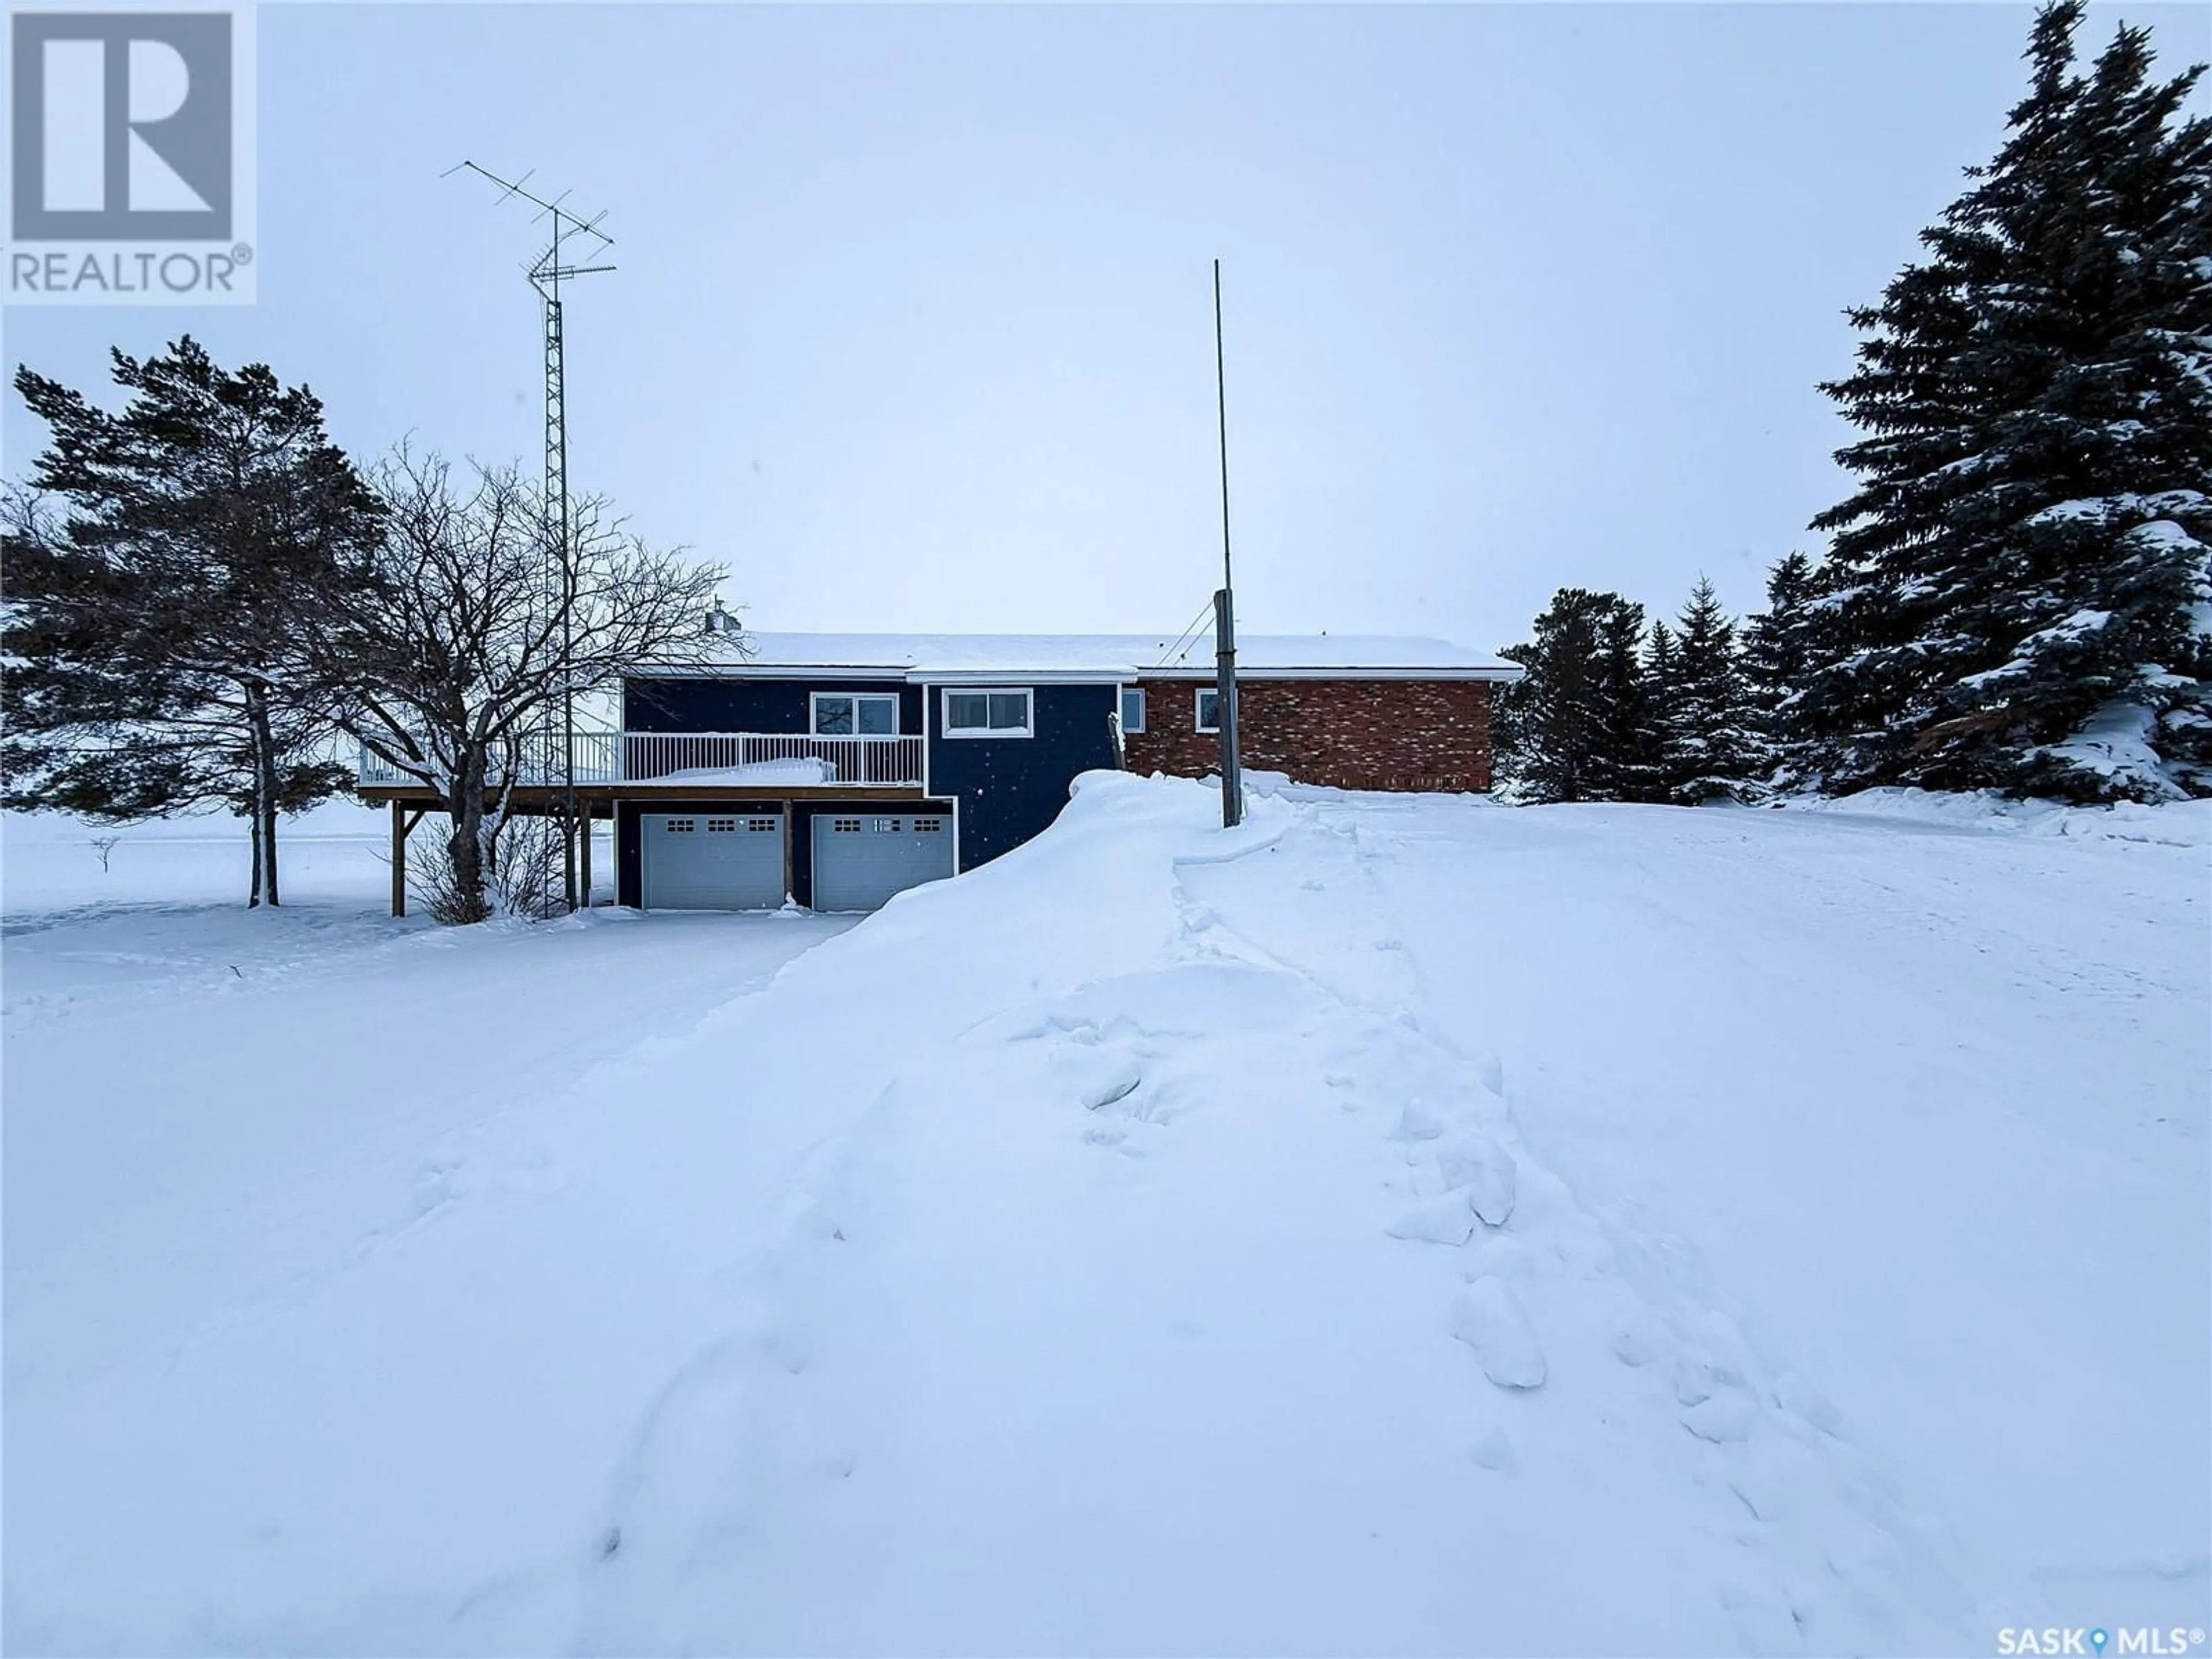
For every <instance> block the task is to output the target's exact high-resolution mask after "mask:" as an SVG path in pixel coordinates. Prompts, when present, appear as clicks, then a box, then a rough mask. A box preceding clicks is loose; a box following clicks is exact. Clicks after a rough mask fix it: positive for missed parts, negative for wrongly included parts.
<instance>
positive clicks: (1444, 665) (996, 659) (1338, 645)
mask: <svg viewBox="0 0 2212 1659" xmlns="http://www.w3.org/2000/svg"><path fill="white" fill-rule="evenodd" d="M708 646H709V651H710V653H711V654H710V655H709V656H708V658H707V659H706V660H705V661H704V662H702V663H700V664H697V665H694V666H692V668H691V669H690V671H692V672H705V673H712V674H718V675H719V674H746V675H766V674H787V673H791V672H793V671H843V672H848V673H852V674H854V675H858V676H863V677H870V678H898V679H906V680H930V681H938V680H948V679H977V678H1022V679H1026V680H1035V679H1057V680H1133V679H1139V678H1151V677H1152V676H1155V675H1158V676H1163V677H1167V678H1176V677H1184V678H1198V677H1206V676H1211V675H1212V672H1213V636H1212V634H1211V633H1210V632H1209V633H1205V634H1199V635H1190V636H1188V637H1186V638H1183V639H1182V640H1180V641H1179V640H1177V639H1176V638H1175V637H1173V636H1172V635H1150V634H766V633H747V634H745V635H742V636H730V637H727V638H718V639H715V640H713V641H709V642H708ZM1237 671H1238V672H1239V673H1240V674H1244V675H1250V676H1255V677H1259V678H1324V677H1341V678H1374V679H1484V680H1489V679H1517V678H1520V674H1521V670H1520V667H1519V665H1516V664H1514V663H1510V662H1508V661H1506V660H1505V659H1504V658H1502V657H1497V656H1492V655H1491V654H1490V653H1487V652H1483V651H1471V650H1469V649H1468V648H1467V647H1465V646H1462V645H1454V644H1452V643H1451V642H1450V641H1447V640H1431V639H1416V638H1411V637H1407V636H1403V635H1377V634H1244V635H1239V636H1238V638H1237Z"/></svg>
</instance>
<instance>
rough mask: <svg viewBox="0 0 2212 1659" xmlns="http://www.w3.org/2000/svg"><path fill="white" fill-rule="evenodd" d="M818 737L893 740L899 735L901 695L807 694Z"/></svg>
mask: <svg viewBox="0 0 2212 1659" xmlns="http://www.w3.org/2000/svg"><path fill="white" fill-rule="evenodd" d="M807 703H808V707H809V708H811V711H812V715H813V718H812V719H811V720H810V721H809V722H808V723H809V724H810V725H811V726H812V727H813V731H814V735H815V736H816V737H817V738H893V737H896V736H897V735H898V726H899V718H898V694H897V693H896V692H895V691H894V692H875V691H814V692H810V693H808V695H807Z"/></svg>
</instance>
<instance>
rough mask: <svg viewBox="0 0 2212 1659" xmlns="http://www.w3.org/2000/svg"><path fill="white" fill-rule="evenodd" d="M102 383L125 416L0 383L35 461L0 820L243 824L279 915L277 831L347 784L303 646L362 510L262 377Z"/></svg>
mask: <svg viewBox="0 0 2212 1659" xmlns="http://www.w3.org/2000/svg"><path fill="white" fill-rule="evenodd" d="M114 379H115V382H116V384H117V385H118V386H120V387H122V388H123V389H124V390H125V392H128V393H130V394H131V395H130V397H129V399H128V401H127V404H126V405H125V408H124V410H123V411H122V412H121V413H120V414H115V413H112V412H110V411H109V410H105V409H102V408H100V407H99V406H98V405H96V404H93V403H92V402H91V401H90V400H89V399H88V398H85V397H84V396H83V395H82V393H79V392H74V391H72V390H70V388H68V387H66V386H62V385H60V384H58V382H56V381H53V380H47V379H46V378H45V377H43V376H41V375H38V374H33V373H32V372H30V371H29V370H28V369H25V370H23V371H22V372H21V374H18V375H17V377H16V381H15V384H16V388H17V390H18V391H19V392H21V394H22V396H23V398H24V400H25V401H26V402H27V403H28V404H29V405H30V407H31V409H32V411H33V413H34V414H36V415H38V416H40V417H41V418H42V419H44V420H45V421H46V423H47V425H48V427H49V428H50V429H51V432H52V444H51V445H50V447H48V448H47V450H46V453H44V454H43V455H41V456H40V458H39V460H38V462H37V464H36V465H35V466H34V468H33V473H32V477H31V483H32V486H33V489H32V491H30V492H23V493H18V494H16V495H13V496H11V497H10V498H9V501H7V502H6V503H5V507H6V511H5V520H6V537H5V544H4V549H0V552H4V556H5V561H6V582H7V586H6V593H5V598H6V600H7V620H6V624H5V629H4V632H0V650H4V653H5V657H4V662H0V687H4V690H5V692H6V695H7V703H8V715H9V722H8V733H7V738H6V740H5V744H4V750H0V759H4V764H5V776H4V783H5V798H6V801H7V804H8V805H11V806H27V807H51V808H58V809H60V810H63V811H71V812H76V813H79V814H81V815H83V816H85V817H94V818H99V819H104V820H106V821H109V822H128V821H131V820H135V819H140V818H147V817H167V816H169V815H171V814H174V813H178V812H185V811H191V810H193V809H195V808H197V807H202V806H206V805H217V804H220V805H228V806H230V807H231V808H232V809H233V810H234V811H236V812H238V813H239V814H240V815H241V816H244V817H247V818H248V819H249V820H250V821H251V823H252V839H253V848H254V860H253V869H252V892H251V895H250V896H249V901H248V902H250V903H268V904H275V903H276V902H278V899H279V896H280V894H279V888H278V883H277V873H276V872H277V866H276V820H277V816H278V814H279V813H281V812H284V811H296V810H298V809H300V808H302V807H305V806H307V805H313V803H314V802H316V801H318V800H321V799H325V798H327V797H328V796H330V795H331V794H332V793H336V792H337V790H338V789H339V788H340V787H343V785H344V784H345V783H346V782H347V781H348V778H349V773H348V769H345V768H343V767H342V766H340V765H338V764H337V763H336V762H335V761H334V759H333V757H332V755H331V749H330V739H331V737H332V735H333V733H334V732H335V726H334V725H333V716H334V714H335V713H336V709H337V701H338V695H339V694H338V690H337V688H336V687H335V686H333V685H332V684H331V682H330V680H329V678H328V677H327V675H326V674H325V672H324V671H322V670H321V669H319V667H318V666H317V665H316V664H315V662H314V660H313V657H314V653H313V651H312V650H311V649H310V642H311V641H313V639H314V637H315V636H316V635H317V633H318V631H319V629H320V628H321V627H322V625H323V623H324V620H325V617H326V616H327V615H328V612H329V607H330V606H331V605H332V604H333V603H335V602H336V601H337V600H338V599H340V598H342V597H343V593H344V592H346V590H347V586H348V584H349V583H350V582H352V581H354V580H357V577H358V573H359V572H360V571H361V569H362V561H363V559H364V557H365V556H366V553H367V552H368V550H369V549H370V548H371V547H372V546H373V545H374V542H375V540H376V538H377V536H378V533H379V527H378V526H379V508H378V506H377V503H376V501H375V499H374V496H373V495H370V494H369V492H368V489H367V486H366V485H365V484H364V483H362V480H361V479H360V477H358V475H356V472H355V471H354V469H353V467H352V465H350V463H349V462H348V461H347V460H346V459H345V457H344V456H343V454H342V453H340V452H339V451H338V450H337V448H336V447H333V446H332V445H331V442H330V441H329V439H328V437H327V436H326V435H325V431H324V428H323V414H322V405H321V404H319V402H318V401H317V400H316V398H315V397H314V395H313V393H312V392H308V391H307V389H306V388H305V387H293V388H288V387H285V386H282V385H280V384H279V383H278V381H277V380H276V376H275V375H274V374H271V373H270V371H269V370H268V369H267V368H263V367H260V366H258V365H256V366H254V367H252V368H246V369H244V370H241V371H240V372H239V373H237V374H232V373H229V372H228V371H226V370H224V369H222V368H219V367H217V366H216V364H215V363H214V362H212V361H211V360H210V358H209V356H208V355H207V353H206V351H205V350H204V349H203V348H201V347H200V346H199V345H198V344H197V343H195V342H194V341H192V340H191V339H189V338H186V339H184V340H180V341H179V342H178V343H177V344H176V345H174V346H173V347H172V348H171V349H170V350H169V351H168V352H167V354H166V355H164V356H158V357H150V358H148V359H145V360H143V361H139V360H137V359H133V358H131V357H128V356H125V355H124V354H123V353H121V352H119V351H118V352H117V353H115V354H114ZM40 492H43V493H40ZM52 501H58V502H59V503H61V505H62V508H63V509H64V510H63V511H61V512H59V513H57V512H56V511H54V510H53V508H52V505H51V502H52Z"/></svg>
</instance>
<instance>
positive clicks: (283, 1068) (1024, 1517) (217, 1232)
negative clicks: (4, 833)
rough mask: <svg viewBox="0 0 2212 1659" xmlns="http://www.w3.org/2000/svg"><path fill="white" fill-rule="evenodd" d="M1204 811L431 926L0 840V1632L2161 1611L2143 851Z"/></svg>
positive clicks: (1476, 1640) (1460, 811)
mask: <svg viewBox="0 0 2212 1659" xmlns="http://www.w3.org/2000/svg"><path fill="white" fill-rule="evenodd" d="M1216 804H1217V803H1216V798H1215V797H1214V796H1213V795H1212V793H1210V792H1208V791H1207V790H1206V789H1205V788H1204V787H1201V786H1199V785H1195V784H1188V783H1180V782H1172V781H1139V780H1135V779H1129V778H1122V777H1119V776H1110V775H1106V776H1093V777H1091V778H1088V779H1086V780H1085V782H1084V786H1083V787H1082V790H1081V792H1080V793H1079V796H1078V798H1077V799H1076V801H1075V802H1074V803H1073V805H1072V806H1071V807H1070V809H1069V810H1068V811H1067V812H1066V814H1065V815H1064V817H1063V818H1062V821H1061V823H1060V825H1059V826H1057V827H1056V828H1055V829H1054V830H1053V831H1051V832H1050V833H1048V835H1047V836H1044V837H1042V838H1041V839H1040V840H1038V841H1037V842H1033V843H1031V844H1030V846H1028V847H1026V848H1022V849H1021V850H1019V851H1018V852H1017V853H1015V854H1012V855H1011V856H1010V857H1008V858H1006V859H1004V860H1000V861H999V862H997V863H995V864H994V865H992V866H988V867H987V868H986V869H984V870H982V871H980V872H975V874H973V875H971V876H969V877H965V878H961V879H960V880H958V881H955V882H951V883H945V884H938V885H936V886H933V887H931V888H927V889H924V890H919V891H916V892H915V893H912V894H909V895H907V896H903V897H902V898H901V899H899V900H898V901H896V902H894V903H893V904H892V905H891V906H890V907H889V908H887V909H886V910H884V912H882V913H881V914H879V915H876V916H874V917H872V918H870V919H868V920H866V921H863V922H861V923H860V925H859V926H857V927H854V926H852V925H851V923H850V921H849V920H848V919H842V918H841V919H836V920H830V919H821V920H817V919H811V918H794V917H773V918H771V917H715V916H652V917H642V918H641V917H635V916H629V915H624V914H623V913H617V912H601V913H599V914H596V915H592V917H590V918H588V919H586V920H580V921H568V922H563V923H559V924H555V925H550V926H546V927H534V928H533V927H486V928H480V929H472V930H469V931H467V932H466V933H446V932H440V931H438V930H435V929H429V928H426V927H422V926H421V925H420V924H417V923H413V922H401V923H395V922H392V921H390V920H388V919H386V918H385V917H383V916H382V915H380V903H379V900H380V896H381V895H382V892H383V884H384V880H385V872H384V870H383V867H382V866H381V865H380V863H379V862H378V861H377V859H376V857H375V851H376V843H375V842H374V840H373V839H369V838H367V837H368V836H374V827H373V826H365V834H364V838H362V839H357V840H354V841H351V842H349V841H347V840H345V839H344V836H343V834H341V833H336V832H334V833H333V836H332V837H331V839H330V840H329V841H328V842H326V843H323V842H317V843H309V842H307V841H306V840H305V839H304V838H301V839H295V841H294V842H293V843H292V844H291V845H292V848H293V849H294V850H295V853H296V858H295V859H294V860H292V861H290V862H289V863H288V867H287V872H286V873H287V878H288V881H289V883H290V886H289V896H290V897H291V898H293V899H294V900H295V908H291V909H288V911H287V912H286V913H285V914H283V915H281V916H276V915H252V916H248V915H245V914H243V913H242V912H240V911H238V910H236V909H235V908H228V907H226V908H215V906H216V902H217V901H221V900H224V899H228V898H231V897H233V896H234V890H235V888H236V887H238V886H239V885H241V884H242V880H241V879H240V868H241V866H240V863H239V855H238V854H237V851H236V849H235V848H234V847H233V846H229V845H228V844H226V845H225V846H223V847H222V848H221V849H220V850H218V849H217V848H215V847H214V846H213V845H211V844H208V843H202V848H203V850H202V852H201V853H200V854H198V855H197V861H196V860H195V857H194V855H192V854H188V853H186V852H185V851H182V850H178V849H177V848H173V849H172V850H171V851H170V852H169V853H167V854H152V853H149V854H148V857H149V859H159V858H166V859H168V860H171V862H172V867H171V868H170V869H169V870H168V872H167V873H165V874H163V875H161V876H160V877H159V878H155V876H153V875H152V874H150V873H149V875H148V876H147V878H146V884H144V885H143V886H137V885H125V886H120V887H118V886H116V885H113V884H114V883H115V882H116V880H117V878H118V877H120V876H121V875H122V874H123V872H124V870H125V859H126V856H127V855H128V854H131V853H132V852H134V851H138V850H142V849H141V848H138V847H137V845H136V844H131V845H126V846H125V847H124V848H120V849H118V851H117V853H116V854H115V855H114V857H113V859H112V867H111V869H110V870H109V871H108V872H106V873H105V875H103V874H102V872H100V870H99V867H98V863H97V860H96V859H95V858H94V857H93V856H92V855H91V854H90V853H89V852H88V850H87V849H85V848H83V847H82V845H73V844H71V843H70V842H69V841H68V840H67V839H66V838H65V837H64V838H61V839H57V838H56V837H54V836H51V835H50V836H46V838H45V840H44V841H43V842H36V843H34V842H33V841H31V840H30V839H28V838H27V837H25V836H19V835H18V833H17V831H18V829H19V828H20V826H17V825H12V824H11V825H10V826H9V841H8V843H7V848H6V851H7V855H8V862H7V866H6V870H5V872H4V878H5V882H6V892H7V907H8V917H7V922H8V927H9V930H10V931H9V936H8V939H7V943H6V951H5V956H4V963H0V966H4V970H5V1001H4V1016H0V1018H4V1025H5V1043H6V1046H5V1051H4V1068H5V1074H4V1084H5V1091H6V1102H5V1125H4V1127H5V1134H6V1140H5V1146H4V1152H5V1199H6V1213H5V1227H6V1236H5V1243H6V1298H7V1300H6V1322H5V1338H6V1355H5V1361H6V1374H5V1378H6V1398H5V1407H6V1414H5V1429H6V1435H7V1440H6V1447H5V1449H6V1455H7V1462H6V1483H5V1514H4V1521H5V1544H6V1560H5V1575H6V1577H5V1588H6V1626H5V1632H4V1634H5V1638H6V1642H7V1645H8V1647H9V1649H10V1650H14V1651H25V1652H30V1651H76V1650H105V1651H113V1652H133V1653H150V1652H161V1651H178V1650H193V1651H204V1652H226V1653H228V1652H240V1651H282V1652H287V1653H323V1652H333V1653H334V1652H348V1653H357V1652H363V1651H375V1652H385V1653H401V1652H439V1653H468V1652H493V1651H497V1652H515V1653H523V1652H527V1653H558V1652H586V1651H589V1652H597V1651H608V1650H613V1651H623V1652H640V1653H646V1652H673V1651H697V1652H739V1651H750V1652H884V1653H889V1652H897V1653H921V1652H951V1651H959V1652H972V1653H1013V1652H1024V1653H1075V1652H1082V1653H1105V1652H1123V1653H1164V1652H1178V1653H1188V1652H1218V1653H1244V1652H1251V1653H1261V1652H1265V1653H1285V1652H1297V1653H1338V1652H1344V1653H1349V1652H1362V1653H1373V1652H1391V1653H1403V1654H1413V1653H1444V1652H1481V1653H1504V1652H1530V1653H1621V1654H1642V1653H1673V1654H1707V1653H1723V1652H1735V1651H1759V1652H1799V1651H1803V1652H1812V1653H1832V1652H1845V1651H1873V1652H1896V1653H1954V1652H1956V1653H1975V1652H1989V1651H1992V1650H1995V1649H1996V1645H1997V1638H1998V1632H2000V1631H2001V1630H2002V1629H2004V1628H2006V1627H2008V1626H2021V1625H2033V1626H2050V1625H2057V1626H2074V1625H2081V1626H2087V1625H2099V1626H2106V1627H2124V1626H2162V1627H2164V1626H2174V1625H2177V1624H2178V1625H2180V1626H2192V1625H2193V1626H2197V1627H2199V1628H2201V1627H2203V1626H2204V1625H2206V1624H2207V1623H2208V1622H2212V1619H2208V1615H2212V1607H2208V1605H2207V1603H2208V1600H2212V1565H2208V1559H2207V1537H2208V1534H2212V1497H2208V1479H2209V1477H2208V1474H2207V1470H2208V1468H2212V1435H2208V1426H2207V1419H2208V1412H2207V1401H2208V1399H2212V1311H2208V1310H2212V1275H2209V1274H2208V1236H2212V1198H2208V1193H2212V1165H2208V1157H2207V1148H2208V1139H2207V1133H2208V1125H2207V1110H2208V1102H2207V1094H2208V1077H2212V985H2209V984H2208V981H2212V950H2208V938H2209V937H2212V935H2208V922H2212V862H2208V860H2212V811H2208V809H2207V808H2206V807H2204V806H2202V805H2190V806H2179V807H2166V808H2160V809H2142V810H2136V811H2121V812H2114V813H2102V814H2092V813H2078V812H2055V811H2039V810H2034V809H2007V810H1997V809H1994V808H1991V807H1990V806H1989V805H1986V804H1982V803H1974V802H1960V801H1957V800H1952V799H1931V798H1924V797H1923V798H1914V797H1909V796H1896V797H1886V798H1862V799H1859V800H1858V801H1856V802H1853V803H1848V804H1846V805H1844V806H1843V807H1840V808H1830V809H1824V810H1820V811H1779V812H1774V811H1760V812H1753V811H1725V810H1722V811H1695V812H1692V811H1669V810H1665V809H1651V808H1628V807H1584V808H1547V809H1533V810H1523V811H1513V810H1509V809H1504V808H1499V807H1494V806H1491V805H1487V804H1485V803H1480V802H1476V801H1470V800H1463V799H1437V798H1408V797H1358V796H1346V795H1340V794H1335V793H1328V792H1320V791H1308V790H1300V789H1295V788H1273V789H1263V790H1262V791H1261V793H1256V794H1255V799H1254V802H1253V811H1252V814H1251V819H1250V822H1249V823H1248V824H1247V825H1246V826H1245V827H1244V828H1243V829H1240V830H1237V831H1234V832H1223V831H1222V830H1220V829H1218V828H1216V827H1213V825H1212V819H1213V817H1214V813H1215V807H1216ZM179 845H180V846H181V844H179ZM41 848H43V850H40V849H41ZM64 854H66V855H68V856H67V857H64ZM72 859H74V860H82V864H81V865H79V864H75V863H72V862H70V860H72ZM226 860H227V862H226ZM192 870H199V871H201V872H202V873H200V874H198V875H192V874H190V873H188V872H191V871H192ZM72 872H74V873H72ZM131 881H133V882H136V881H137V877H135V876H134V877H132V878H131ZM103 882H105V883H107V884H109V885H102V883H103Z"/></svg>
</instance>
